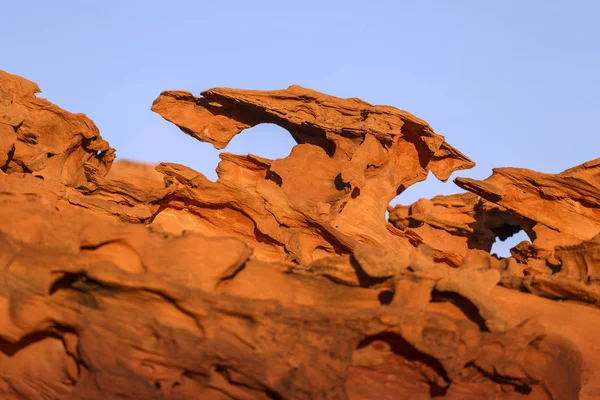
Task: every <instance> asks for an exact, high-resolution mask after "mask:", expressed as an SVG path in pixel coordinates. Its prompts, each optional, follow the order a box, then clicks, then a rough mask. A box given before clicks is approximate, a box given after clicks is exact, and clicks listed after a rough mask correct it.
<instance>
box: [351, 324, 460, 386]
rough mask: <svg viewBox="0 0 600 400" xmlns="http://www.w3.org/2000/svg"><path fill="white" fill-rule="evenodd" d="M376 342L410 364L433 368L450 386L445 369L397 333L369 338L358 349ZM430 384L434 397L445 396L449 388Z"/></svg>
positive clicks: (432, 382)
mask: <svg viewBox="0 0 600 400" xmlns="http://www.w3.org/2000/svg"><path fill="white" fill-rule="evenodd" d="M375 341H383V342H386V343H387V344H388V345H389V346H390V350H391V351H392V352H393V353H394V354H396V355H398V356H400V357H403V358H404V359H405V360H407V361H408V362H414V363H420V364H423V365H425V366H427V367H429V368H431V369H432V370H433V371H434V372H435V373H436V374H437V375H438V376H440V377H441V378H442V379H443V380H444V381H445V382H447V383H448V384H449V383H450V382H451V381H450V378H448V374H446V371H445V370H444V367H443V366H442V364H441V363H440V362H439V361H438V360H436V359H435V358H434V357H432V356H430V355H428V354H425V353H422V352H420V351H418V350H417V349H415V348H414V346H413V345H411V344H410V343H409V342H407V341H406V340H405V339H404V338H403V337H402V336H400V335H398V334H396V333H391V332H384V333H380V334H377V335H373V336H368V337H366V338H365V339H363V340H362V341H361V342H360V343H359V344H358V346H356V348H357V349H362V348H364V347H366V346H368V345H370V344H371V343H373V342H375ZM428 384H429V385H430V392H429V393H430V395H431V396H432V397H437V396H444V395H445V394H446V392H447V391H448V388H449V385H447V386H440V385H439V384H438V383H437V382H435V381H432V380H428Z"/></svg>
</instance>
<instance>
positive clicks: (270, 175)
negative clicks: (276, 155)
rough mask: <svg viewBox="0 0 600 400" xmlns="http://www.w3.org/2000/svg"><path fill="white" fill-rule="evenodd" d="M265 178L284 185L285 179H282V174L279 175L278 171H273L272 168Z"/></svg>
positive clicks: (278, 184)
mask: <svg viewBox="0 0 600 400" xmlns="http://www.w3.org/2000/svg"><path fill="white" fill-rule="evenodd" d="M265 179H268V180H270V181H273V182H275V183H276V184H277V186H279V187H281V185H283V179H281V176H279V175H278V174H277V173H276V172H273V171H271V169H268V170H267V174H266V176H265Z"/></svg>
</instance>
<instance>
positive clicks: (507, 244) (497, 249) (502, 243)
mask: <svg viewBox="0 0 600 400" xmlns="http://www.w3.org/2000/svg"><path fill="white" fill-rule="evenodd" d="M523 240H530V238H529V236H527V234H526V233H525V231H523V230H521V231H519V232H517V233H516V234H513V235H511V236H508V237H507V238H505V239H504V240H502V239H501V237H497V238H496V241H495V242H494V244H493V245H492V251H491V253H492V254H494V253H495V254H496V255H497V256H498V257H500V258H508V257H510V256H511V254H510V249H511V248H513V247H515V246H516V245H518V244H519V243H521V242H522V241H523Z"/></svg>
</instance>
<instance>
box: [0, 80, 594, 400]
mask: <svg viewBox="0 0 600 400" xmlns="http://www.w3.org/2000/svg"><path fill="white" fill-rule="evenodd" d="M36 91H38V89H37V86H36V85H35V84H33V83H31V82H29V81H26V80H24V79H22V78H19V77H16V76H13V75H9V74H7V73H0V164H1V165H2V168H1V171H0V221H1V222H2V223H0V266H1V267H2V268H0V398H3V399H4V398H6V399H31V398H80V399H97V398H103V399H113V398H120V399H146V398H165V399H197V398H207V399H230V398H235V399H273V398H276V399H356V400H360V399H372V398H379V399H382V400H384V399H398V398H410V399H429V398H432V397H436V398H437V397H440V398H448V399H480V398H486V397H490V398H492V396H493V398H498V399H500V398H501V399H522V398H531V399H577V398H581V399H594V398H597V397H595V396H596V394H597V393H600V384H598V383H596V382H600V368H599V367H598V366H599V365H600V363H599V362H598V361H600V360H599V359H598V356H597V351H596V350H597V349H598V348H600V337H599V336H598V335H597V332H598V330H599V329H600V312H599V310H598V307H600V294H599V292H598V289H597V287H596V282H597V279H596V275H597V274H596V269H597V266H596V264H597V258H598V257H597V255H596V252H597V249H596V247H597V241H598V240H597V237H596V238H595V239H593V240H592V237H593V235H592V236H590V235H591V234H592V231H593V226H595V225H594V224H595V223H596V220H595V218H596V217H595V216H596V214H595V212H596V210H595V208H594V207H593V204H595V203H593V201H594V200H593V198H594V194H593V190H592V188H591V187H590V185H585V184H584V183H582V182H583V181H584V180H589V181H593V180H594V179H596V177H597V175H598V174H597V172H596V170H595V168H594V164H593V163H591V164H590V163H588V164H585V165H584V166H583V167H580V168H579V169H574V170H570V171H571V172H568V171H567V172H565V173H563V174H562V175H560V177H559V178H556V177H552V176H546V175H541V174H540V175H536V180H535V182H534V183H535V184H534V183H532V182H533V181H532V180H531V179H530V174H531V173H524V172H523V173H521V174H520V175H518V174H517V175H515V174H513V175H510V178H506V176H504V175H503V178H501V179H500V178H494V179H492V182H483V183H481V182H476V181H466V180H462V181H460V182H461V183H460V184H461V185H463V186H464V187H467V188H469V189H471V190H473V191H475V192H476V194H461V195H455V196H438V197H436V198H434V199H432V200H420V201H419V202H417V203H415V204H413V205H411V206H408V207H404V206H398V207H396V208H394V209H391V210H390V220H391V222H392V223H388V222H386V221H385V211H386V207H387V206H388V204H389V202H390V201H391V200H392V199H393V198H394V197H395V196H396V195H397V193H399V192H401V191H402V190H404V189H405V188H406V187H408V186H410V185H411V184H413V183H415V182H417V181H419V180H423V179H425V177H426V176H427V173H428V171H432V172H433V173H434V174H435V175H436V176H437V177H438V178H440V179H443V180H446V179H448V178H449V176H450V174H451V173H452V172H453V171H455V170H457V169H463V168H469V167H471V166H472V165H473V163H472V162H471V161H470V160H469V159H468V158H466V157H465V156H463V155H462V154H461V153H460V152H458V151H457V150H455V149H454V148H452V147H451V146H450V145H448V144H447V143H446V142H445V140H444V138H443V137H442V136H440V135H437V134H436V133H434V132H433V130H432V129H431V127H429V125H427V124H426V123H425V122H423V121H421V120H419V119H417V118H416V117H414V116H412V115H411V114H409V113H407V112H405V111H400V110H398V109H395V108H393V107H386V106H372V105H370V104H368V103H365V102H363V101H362V100H358V99H339V98H335V97H331V96H327V95H324V94H321V93H317V92H314V91H310V90H308V89H303V88H300V87H297V86H292V87H290V88H288V89H286V90H281V91H270V92H260V91H244V90H232V89H212V90H209V91H206V92H204V93H203V94H202V97H194V96H192V95H191V94H189V93H187V92H173V91H171V92H164V93H163V94H162V95H161V96H160V97H159V98H158V99H157V100H156V101H155V103H154V105H153V109H154V110H155V111H156V112H158V113H159V114H160V115H162V116H163V117H165V118H166V119H168V120H170V121H172V122H173V123H175V124H177V125H178V126H179V127H181V129H182V130H183V131H184V132H186V133H188V134H190V135H192V136H194V137H196V138H198V139H199V140H203V141H208V142H210V143H213V145H215V147H217V148H223V147H225V146H226V145H227V143H228V142H229V141H230V140H231V138H232V137H233V136H234V135H236V134H237V133H239V132H240V131H241V130H243V129H246V128H248V127H251V126H254V125H257V124H259V123H275V124H278V125H280V126H282V127H283V128H285V129H287V130H288V131H289V132H290V134H291V135H292V136H293V137H294V138H295V139H296V141H297V142H298V145H297V146H295V147H294V148H293V150H292V152H291V153H290V155H289V156H288V157H286V158H284V159H280V160H275V161H271V160H267V159H264V158H261V157H257V156H253V155H246V156H239V155H233V154H227V153H223V154H222V155H221V162H220V164H219V166H218V168H217V172H218V175H219V179H218V181H217V182H211V181H209V180H208V179H207V178H206V177H204V176H203V175H202V174H200V173H198V172H196V171H194V170H192V169H190V168H188V167H185V166H182V165H177V164H172V163H161V164H159V165H157V166H155V167H153V166H149V165H145V164H137V163H134V162H117V163H115V164H114V165H112V169H110V168H111V164H112V161H113V159H114V151H113V150H112V149H111V148H110V147H109V146H108V144H107V143H106V142H105V141H103V140H102V139H101V138H100V135H99V134H98V132H97V129H96V127H95V126H94V125H93V124H92V123H91V121H89V120H88V119H87V118H85V117H84V116H82V115H73V114H69V113H68V112H66V111H64V110H61V109H59V108H58V107H56V106H54V105H52V104H50V103H49V102H47V101H45V100H42V99H39V98H37V97H36V96H35V92H36ZM109 169H110V171H109ZM528 174H529V175H528ZM517 176H518V177H519V178H518V179H517V180H516V181H515V180H514V179H513V178H514V177H517ZM528 177H529V178H528ZM544 177H545V178H544ZM537 178H540V179H537ZM542 178H543V179H542ZM511 179H512V180H511ZM515 179H516V178H515ZM538 181H539V182H541V184H543V185H546V186H544V188H545V187H548V188H552V190H551V191H550V192H549V191H548V190H550V189H548V190H546V189H544V190H545V191H541V189H540V190H537V188H540V187H541V186H540V183H539V182H538ZM515 182H517V183H515ZM523 182H528V183H527V184H525V183H523ZM515 185H516V186H518V187H521V186H523V187H526V190H524V191H525V192H526V194H527V196H526V199H527V201H532V202H533V203H534V206H533V207H530V205H529V204H521V203H516V202H514V196H513V197H511V196H505V193H509V192H510V193H512V192H511V190H513V191H514V189H510V188H512V187H513V186H515ZM527 185H529V186H527ZM536 185H537V186H536ZM592 186H593V185H592ZM504 187H508V188H509V189H503V188H504ZM504 190H505V191H504ZM528 190H529V191H528ZM540 193H542V194H544V195H543V196H542V195H540ZM548 193H551V196H554V197H552V201H551V200H550V199H549V198H548ZM477 195H481V196H482V197H483V198H484V199H485V200H484V199H480V198H479V197H478V196H477ZM511 199H512V200H511ZM574 202H578V203H577V204H579V205H577V204H575V203H574ZM495 203H497V204H495ZM555 203H556V204H555ZM547 204H550V205H552V204H554V205H553V206H548V207H550V208H549V210H550V214H552V213H554V214H552V215H550V216H548V215H546V214H545V212H546V210H545V207H547ZM533 211H535V212H533ZM563 216H573V218H578V219H577V221H582V222H581V224H582V226H584V227H585V229H583V230H582V231H581V232H577V231H576V230H575V229H573V227H570V228H569V227H565V228H564V229H563V228H562V227H563V225H564V224H563V222H564V221H562V222H561V221H560V220H558V218H559V217H563ZM552 218H554V219H552ZM565 226H566V225H565ZM542 227H543V228H544V229H546V228H548V229H554V230H555V231H556V232H557V235H558V237H559V240H558V241H552V242H551V241H550V239H548V238H550V236H544V237H543V239H544V240H541V242H539V243H538V242H537V241H534V244H533V245H527V244H523V245H521V246H520V247H519V248H518V249H517V250H515V255H516V256H515V257H511V258H508V259H503V260H499V259H497V258H495V257H492V256H490V255H489V251H490V247H491V243H492V242H493V239H495V238H496V237H501V238H502V237H506V236H508V235H510V234H511V233H513V232H515V231H516V230H519V229H521V228H523V229H526V230H527V231H528V233H530V234H531V232H542V231H541V230H539V229H541V228H542ZM588 228H589V229H588ZM563 234H564V235H566V236H565V237H566V239H565V240H564V241H566V243H567V244H573V243H571V241H573V240H575V239H578V240H579V241H578V242H577V243H574V244H573V245H572V246H570V247H564V246H563V247H559V248H557V249H554V248H550V247H549V245H550V244H552V245H557V244H564V243H563V240H562V239H560V237H561V235H563ZM536 240H538V238H536ZM552 240H554V239H552ZM582 240H584V241H583V242H582ZM575 241H576V240H575ZM536 246H537V247H536ZM538 250H539V251H538ZM547 250H550V253H552V252H553V254H551V255H550V256H548V255H547V254H546V253H548V251H547ZM546 264H548V265H551V267H552V268H551V267H547V269H545V268H546Z"/></svg>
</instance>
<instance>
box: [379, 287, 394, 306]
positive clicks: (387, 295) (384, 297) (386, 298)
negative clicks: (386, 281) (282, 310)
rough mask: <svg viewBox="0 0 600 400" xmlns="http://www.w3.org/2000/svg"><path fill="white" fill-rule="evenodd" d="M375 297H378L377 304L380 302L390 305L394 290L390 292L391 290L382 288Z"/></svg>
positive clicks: (383, 304)
mask: <svg viewBox="0 0 600 400" xmlns="http://www.w3.org/2000/svg"><path fill="white" fill-rule="evenodd" d="M377 298H378V299H379V304H381V305H382V306H387V305H390V304H392V301H393V300H394V292H392V291H391V290H383V291H381V292H379V294H378V295H377Z"/></svg>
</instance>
